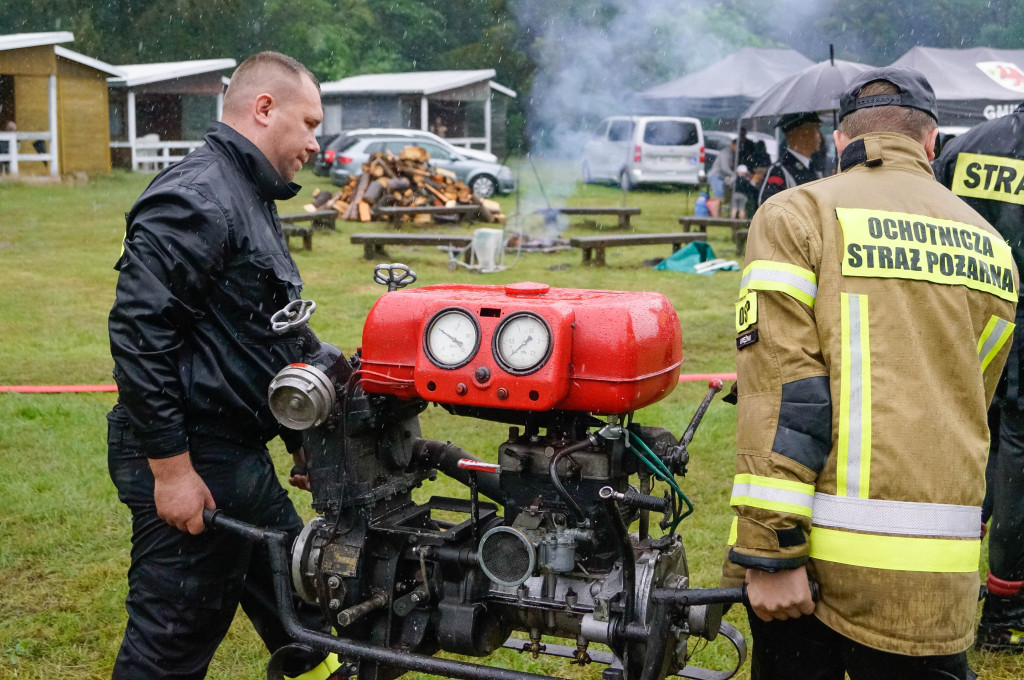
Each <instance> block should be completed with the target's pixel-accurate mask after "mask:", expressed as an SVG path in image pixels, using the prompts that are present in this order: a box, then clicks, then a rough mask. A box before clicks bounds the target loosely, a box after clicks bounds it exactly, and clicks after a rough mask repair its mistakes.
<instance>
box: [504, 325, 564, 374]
mask: <svg viewBox="0 0 1024 680" xmlns="http://www.w3.org/2000/svg"><path fill="white" fill-rule="evenodd" d="M493 351H494V358H495V359H496V360H497V361H498V364H499V365H500V366H501V367H502V368H503V369H505V370H506V371H508V372H509V373H513V374H515V375H525V374H527V373H533V372H534V371H536V370H537V369H538V368H540V367H541V366H543V365H544V362H545V361H547V360H548V357H549V356H551V329H550V328H549V327H548V324H547V322H546V321H544V319H542V318H541V317H539V316H537V315H536V314H534V313H533V312H517V313H515V314H511V315H509V316H508V317H507V318H506V319H505V320H504V321H502V322H501V323H500V324H499V325H498V329H497V331H496V332H495V333H494V347H493Z"/></svg>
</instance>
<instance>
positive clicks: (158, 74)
mask: <svg viewBox="0 0 1024 680" xmlns="http://www.w3.org/2000/svg"><path fill="white" fill-rule="evenodd" d="M236 63H237V62H235V60H234V59H195V60H192V61H167V62H162V63H158V64H125V65H123V66H115V67H114V68H116V69H117V70H118V71H120V73H121V75H120V76H117V77H114V78H107V82H108V83H110V84H111V85H124V86H127V87H135V86H136V85H148V84H150V83H158V82H161V81H164V80H174V79H175V78H185V77H187V76H197V75H201V74H203V73H210V72H213V71H223V70H225V69H229V68H234V67H235V65H236Z"/></svg>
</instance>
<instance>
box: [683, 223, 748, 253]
mask: <svg viewBox="0 0 1024 680" xmlns="http://www.w3.org/2000/svg"><path fill="white" fill-rule="evenodd" d="M679 224H681V225H682V226H683V231H684V232H688V231H690V229H691V228H692V229H695V230H697V231H703V232H705V233H707V230H708V227H729V229H731V230H732V242H733V244H735V246H736V254H737V255H742V254H743V253H744V251H745V250H746V249H747V230H748V229H749V228H750V220H734V219H731V218H728V217H697V216H696V215H687V216H685V217H680V218H679Z"/></svg>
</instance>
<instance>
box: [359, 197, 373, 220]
mask: <svg viewBox="0 0 1024 680" xmlns="http://www.w3.org/2000/svg"><path fill="white" fill-rule="evenodd" d="M371 217H372V210H371V208H370V204H369V203H367V202H366V201H359V221H360V222H369V221H370V218H371Z"/></svg>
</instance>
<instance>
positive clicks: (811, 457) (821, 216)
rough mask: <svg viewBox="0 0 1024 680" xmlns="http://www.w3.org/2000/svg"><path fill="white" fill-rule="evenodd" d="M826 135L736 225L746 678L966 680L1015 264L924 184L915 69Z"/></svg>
mask: <svg viewBox="0 0 1024 680" xmlns="http://www.w3.org/2000/svg"><path fill="white" fill-rule="evenodd" d="M838 119H839V129H838V130H837V131H836V132H835V133H834V134H833V139H834V140H835V143H836V149H837V151H838V152H839V157H840V171H839V173H838V174H836V175H834V176H831V177H828V178H825V179H822V180H819V181H816V182H812V183H809V184H805V185H802V186H798V187H795V188H793V189H790V190H788V191H784V192H781V193H779V194H777V195H775V196H774V197H772V198H771V199H769V200H768V201H767V202H766V203H765V204H764V205H762V206H761V207H760V209H758V211H757V214H755V215H754V219H753V221H752V223H751V228H750V234H749V238H748V241H747V252H746V267H745V268H744V271H743V277H742V280H741V284H740V286H741V288H740V292H739V295H740V298H739V301H738V302H737V315H736V331H737V338H736V346H737V348H738V349H737V354H736V369H737V376H738V379H737V383H736V384H737V407H738V425H737V432H736V439H737V449H738V455H737V462H736V477H735V480H734V484H733V491H732V501H731V503H732V505H733V508H734V510H735V512H736V519H735V521H734V523H733V528H732V531H731V532H730V539H729V544H730V548H729V553H728V559H727V561H726V564H725V567H724V574H723V576H724V578H723V582H724V584H725V585H735V584H736V583H737V581H738V580H740V579H742V580H744V581H745V582H746V584H747V593H748V597H749V608H748V618H749V621H750V628H751V633H752V635H753V654H752V669H751V677H752V678H753V679H754V680H775V679H779V680H781V679H784V678H785V679H789V678H801V679H802V680H842V679H843V678H844V677H846V674H848V675H849V677H850V678H851V680H909V679H911V678H913V679H915V680H916V679H917V678H934V679H936V680H937V679H939V678H946V679H948V678H957V679H958V680H967V678H970V677H973V675H972V674H971V672H970V669H969V668H968V666H967V656H966V653H965V651H966V649H967V648H968V647H970V645H971V643H972V641H973V639H974V617H975V612H976V609H977V598H978V588H979V585H980V579H979V577H978V567H979V558H980V552H981V530H980V521H981V505H982V500H983V497H984V494H985V479H984V470H985V459H986V457H987V454H988V441H989V428H988V422H987V418H986V410H987V408H988V405H989V403H990V402H991V400H992V397H993V395H994V393H995V391H996V385H997V383H998V381H999V375H1000V373H1001V371H1002V367H1003V364H1004V363H1005V362H1006V358H1007V356H1008V355H1009V351H1010V337H1011V335H1012V330H1013V326H1014V324H1013V320H1014V312H1015V308H1016V304H1017V297H1018V291H1019V278H1018V274H1017V268H1016V266H1015V264H1014V259H1013V253H1012V251H1011V248H1010V246H1009V245H1007V243H1006V242H1005V240H1004V238H1003V237H1002V236H1001V235H1000V234H999V232H997V231H996V230H995V229H994V228H993V227H992V226H991V225H990V224H989V223H988V222H986V221H985V219H984V218H983V217H982V216H981V215H979V214H978V213H977V212H976V211H975V210H973V209H972V208H970V206H968V205H967V204H966V203H964V202H963V201H961V200H960V199H959V198H957V197H956V196H955V195H954V194H953V193H952V192H950V191H949V190H948V189H946V188H945V187H943V186H942V185H941V184H939V183H938V182H936V181H935V178H934V175H933V174H932V170H931V167H930V166H929V164H928V163H929V161H930V160H933V159H934V145H935V139H936V136H937V134H938V129H937V127H936V121H937V112H936V104H935V95H934V92H933V91H932V88H931V86H930V85H929V83H928V81H927V80H926V79H925V77H924V76H923V75H922V74H921V73H919V72H917V71H913V70H910V69H903V68H893V67H888V68H881V69H874V70H870V71H866V72H864V73H862V74H860V75H859V76H857V77H856V78H854V79H853V81H852V82H851V83H850V85H849V86H848V89H847V90H846V91H845V92H843V94H842V96H841V97H840V100H839V114H838ZM811 581H814V582H815V583H816V584H817V585H818V587H819V592H820V595H819V597H818V598H817V600H815V599H814V597H813V596H812V587H811Z"/></svg>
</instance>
